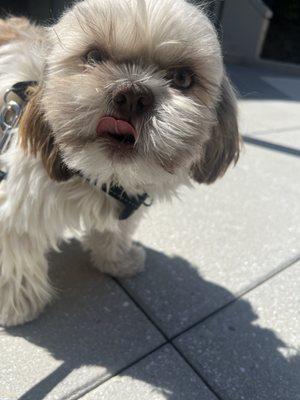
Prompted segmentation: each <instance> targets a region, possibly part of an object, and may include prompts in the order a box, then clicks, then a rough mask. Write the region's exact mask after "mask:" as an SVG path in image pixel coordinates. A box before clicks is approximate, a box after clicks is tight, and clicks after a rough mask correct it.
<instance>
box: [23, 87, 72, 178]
mask: <svg viewBox="0 0 300 400" xmlns="http://www.w3.org/2000/svg"><path fill="white" fill-rule="evenodd" d="M27 95H28V98H29V101H28V103H27V104H26V106H25V109H24V112H23V114H22V117H21V120H20V125H19V140H20V145H21V147H22V148H23V149H24V150H25V151H26V152H27V153H30V154H32V155H34V156H35V157H36V156H39V157H41V160H42V162H43V165H44V167H45V169H46V171H47V173H48V175H49V176H50V178H51V179H54V180H56V181H66V180H68V179H69V178H70V177H71V173H70V171H69V170H68V168H67V167H66V165H65V164H64V162H63V161H62V158H61V155H60V151H59V148H58V145H57V144H56V143H55V139H54V135H53V132H52V130H51V128H50V126H49V124H48V122H47V121H46V119H45V114H44V112H43V109H42V105H41V95H42V89H41V87H31V88H29V89H28V93H27Z"/></svg>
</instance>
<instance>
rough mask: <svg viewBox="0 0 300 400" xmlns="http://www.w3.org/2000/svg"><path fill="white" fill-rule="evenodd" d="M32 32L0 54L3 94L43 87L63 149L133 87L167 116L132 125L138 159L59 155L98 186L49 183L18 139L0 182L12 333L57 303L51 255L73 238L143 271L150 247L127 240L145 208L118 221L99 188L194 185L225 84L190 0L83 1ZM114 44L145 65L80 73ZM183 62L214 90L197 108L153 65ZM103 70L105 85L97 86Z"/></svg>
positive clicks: (2, 310) (120, 271)
mask: <svg viewBox="0 0 300 400" xmlns="http://www.w3.org/2000/svg"><path fill="white" fill-rule="evenodd" d="M36 29H37V31H35V32H34V30H33V32H30V34H29V33H28V36H27V37H26V40H25V39H24V37H23V39H22V40H18V41H13V42H10V43H8V44H5V45H3V46H2V47H0V96H1V97H2V96H3V93H4V91H5V90H6V89H7V88H8V87H10V86H11V85H12V84H14V83H16V82H18V81H23V80H38V81H40V82H43V83H44V94H43V108H44V112H45V114H46V117H47V119H48V121H49V122H50V124H51V127H52V128H53V131H54V133H55V135H56V138H57V140H58V141H61V142H63V140H65V139H66V138H68V137H70V136H72V135H75V134H76V135H78V136H81V137H83V138H84V137H87V138H90V137H92V135H93V134H94V133H93V132H94V131H95V129H96V124H97V121H98V120H99V117H100V116H101V115H107V114H108V113H109V111H110V109H109V102H108V100H107V99H108V98H109V96H110V93H111V91H112V90H114V88H115V87H117V86H118V85H119V84H120V83H122V82H123V81H126V80H128V79H130V80H132V79H135V80H136V81H139V82H144V83H145V84H147V85H148V86H149V87H150V88H151V90H152V91H153V92H154V94H155V96H156V98H157V101H158V102H159V104H160V108H159V109H158V110H157V113H156V114H155V116H153V118H152V119H151V120H148V121H143V120H140V121H137V122H136V126H137V129H138V130H139V133H140V136H141V139H140V142H139V144H138V146H139V153H138V156H137V157H136V159H135V160H131V161H130V162H123V161H118V160H114V159H110V158H109V157H108V155H107V154H106V153H105V151H104V149H103V148H102V147H101V144H100V143H99V144H95V143H93V142H87V143H86V145H84V146H83V147H82V148H76V149H75V148H74V147H72V146H71V145H70V146H64V147H63V157H64V161H65V163H66V164H67V165H68V166H69V167H71V168H74V169H76V170H81V171H82V172H84V175H85V176H86V177H88V178H89V179H91V180H92V181H96V180H97V181H98V187H94V186H93V185H91V184H90V183H87V182H86V181H85V180H84V179H83V178H80V177H74V178H72V179H70V180H69V181H66V182H56V181H54V180H51V179H50V178H49V176H48V175H47V173H46V171H45V169H44V167H43V165H42V162H41V159H40V157H39V156H37V157H34V156H33V155H30V154H25V152H24V151H23V149H22V148H21V147H20V145H19V143H18V140H17V136H16V137H15V140H14V141H13V143H12V144H11V146H10V148H9V150H8V151H7V153H6V154H5V155H2V156H1V158H0V168H4V169H6V170H7V171H8V179H7V180H6V181H5V182H2V183H1V185H0V325H1V324H2V325H7V326H9V325H16V324H20V323H24V322H26V321H30V320H32V319H33V318H35V317H36V316H37V315H38V314H39V313H40V312H41V311H42V310H43V308H44V306H45V305H46V304H47V303H48V302H49V301H50V300H51V298H52V295H53V288H52V287H51V284H50V283H49V282H48V277H47V269H48V266H47V261H46V259H45V255H46V253H47V251H48V250H49V249H51V248H57V244H58V243H59V241H61V240H63V239H64V238H65V232H66V231H68V232H71V233H72V235H73V236H75V237H78V238H81V237H84V246H85V247H86V248H87V249H90V250H91V252H92V259H93V261H94V262H95V265H96V266H97V268H98V269H99V270H100V271H103V272H106V273H111V274H113V275H118V276H119V275H122V276H124V275H130V274H132V273H136V272H138V271H139V270H141V268H142V265H143V260H144V254H143V250H142V249H140V248H138V247H135V246H132V244H131V239H130V235H131V234H132V231H133V229H134V226H135V225H136V223H137V222H138V220H139V219H140V216H141V214H142V212H143V210H142V209H141V210H140V211H139V212H137V213H136V215H134V216H133V217H131V218H130V219H129V220H128V221H123V222H119V221H118V219H117V215H118V212H119V210H120V205H119V203H118V202H116V201H115V200H113V199H112V198H109V197H107V196H106V195H105V194H104V193H103V192H102V191H101V185H102V184H103V183H107V184H109V183H111V182H117V183H119V184H120V185H122V186H123V187H124V188H125V189H126V191H127V192H128V193H131V194H137V193H141V192H144V191H146V192H148V193H149V194H150V195H151V197H154V198H158V197H162V196H165V197H166V196H168V195H170V194H172V193H173V192H174V191H175V190H176V188H177V187H178V186H179V185H180V184H189V182H190V180H189V173H190V166H191V164H192V163H193V162H195V160H196V159H198V157H199V154H200V153H201V148H202V147H203V145H204V143H205V142H206V141H207V140H208V139H209V132H210V129H211V127H212V126H213V124H215V123H216V113H215V105H216V103H217V101H218V97H219V92H220V85H221V81H222V77H223V64H222V59H221V52H220V47H219V45H218V42H217V38H216V35H215V32H214V29H213V28H212V26H211V24H210V22H209V21H208V19H207V18H206V17H205V16H204V14H203V13H202V12H201V11H200V10H198V9H197V8H196V7H194V6H192V5H190V4H188V3H186V2H185V1H183V0H172V1H171V0H164V1H161V0H85V1H84V2H81V3H78V4H77V5H76V6H75V7H74V8H72V9H71V10H69V11H67V12H66V13H65V14H64V16H63V17H62V19H61V20H60V21H59V22H58V24H57V25H56V26H55V27H54V28H49V29H48V32H47V33H45V32H44V30H43V35H45V39H40V34H41V31H40V28H36ZM112 31H113V34H112V36H109V32H110V33H111V32H112ZM0 34H1V33H0ZM23 34H26V32H25V33H24V32H23ZM108 40H110V41H111V43H110V45H111V51H112V52H114V53H115V54H116V55H117V56H118V57H121V56H128V57H129V58H130V57H132V58H133V59H138V56H139V55H141V54H143V55H145V54H146V55H145V57H149V60H150V61H149V65H146V66H145V65H144V63H143V64H139V63H138V62H136V63H134V64H133V65H131V66H128V65H122V63H121V64H114V63H113V62H111V63H109V62H108V63H107V64H106V65H105V66H101V67H100V66H99V68H98V67H96V68H94V69H90V71H87V70H86V69H85V68H83V67H82V62H81V61H80V57H81V55H82V52H84V51H86V50H87V48H88V47H89V46H91V45H93V44H94V43H95V42H97V41H99V42H100V43H104V44H105V43H106V42H107V41H108ZM185 57H186V58H188V59H190V58H193V62H194V63H195V68H196V69H197V68H198V69H199V71H201V72H199V74H202V75H204V76H205V80H206V82H210V83H213V84H212V85H211V86H210V87H209V89H208V90H207V92H205V93H204V92H203V95H202V97H201V96H200V100H199V99H197V98H196V97H195V98H193V97H188V96H186V95H182V94H180V93H178V92H177V91H175V90H173V89H171V88H170V87H169V86H168V85H167V83H166V81H165V80H164V77H163V71H162V70H163V69H164V68H162V70H159V69H157V68H155V62H156V63H161V64H162V65H164V63H166V62H170V60H174V63H176V62H177V61H178V60H181V59H184V58H185ZM154 59H155V60H156V61H155V62H154ZM45 65H47V68H46V71H45V70H44V68H45ZM104 68H105V71H104ZM103 74H104V75H105V77H109V79H108V81H106V82H105V83H104V84H102V83H101V84H100V83H99V86H97V84H98V83H97V82H100V81H101V79H102V78H101V77H102V76H104V75H103ZM105 79H107V78H105ZM101 85H102V86H101ZM99 92H100V94H101V96H100V95H99ZM196 135H198V136H199V137H200V136H201V135H202V136H201V137H200V138H199V140H198V142H197V143H198V144H197V146H195V141H194V142H191V143H192V144H191V143H190V142H189V140H190V139H195V137H196ZM181 154H183V155H184V156H182V157H181V158H180V155H181ZM176 157H177V158H176ZM161 159H164V161H166V160H167V161H168V160H175V159H176V160H177V159H178V161H176V163H177V164H176V163H175V161H174V163H175V164H176V168H175V167H174V168H175V170H174V171H173V173H172V174H170V173H169V172H168V171H167V169H165V168H163V167H162V165H160V163H159V161H160V160H161Z"/></svg>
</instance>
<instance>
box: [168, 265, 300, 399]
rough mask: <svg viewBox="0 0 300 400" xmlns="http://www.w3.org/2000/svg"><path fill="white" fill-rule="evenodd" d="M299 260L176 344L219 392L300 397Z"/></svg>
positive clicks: (250, 396)
mask: <svg viewBox="0 0 300 400" xmlns="http://www.w3.org/2000/svg"><path fill="white" fill-rule="evenodd" d="M299 310H300V263H298V264H295V265H293V266H292V267H290V268H288V269H287V270H285V271H284V272H282V273H280V274H278V275H277V276H276V277H274V278H273V279H271V280H269V281H268V282H266V283H264V284H263V285H261V286H259V287H257V288H256V289H255V290H253V291H252V292H250V293H248V294H247V295H246V296H244V297H243V298H241V299H240V300H238V301H236V302H235V303H234V304H232V305H230V306H228V307H227V308H226V309H224V310H222V311H221V312H219V313H217V314H216V315H215V316H213V317H210V318H208V319H207V320H206V321H205V322H204V323H202V324H199V325H198V326H197V327H195V328H194V329H192V330H190V331H188V332H187V333H186V334H184V335H182V336H180V337H179V338H177V339H176V340H175V345H176V346H178V348H180V349H181V351H182V352H183V353H184V354H185V356H186V357H187V358H188V359H189V361H190V362H191V363H192V364H193V365H194V367H195V368H196V369H197V371H198V372H199V373H200V374H201V376H203V377H204V378H205V379H206V380H207V382H209V384H210V385H211V387H212V388H214V390H215V391H216V392H217V393H218V395H219V396H220V397H221V398H222V399H224V400H227V399H230V400H250V399H251V400H270V399H272V400H299V399H300V379H299V378H300V336H299V332H300V311H299Z"/></svg>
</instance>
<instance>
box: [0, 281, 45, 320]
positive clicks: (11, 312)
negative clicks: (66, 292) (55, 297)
mask: <svg viewBox="0 0 300 400" xmlns="http://www.w3.org/2000/svg"><path fill="white" fill-rule="evenodd" d="M26 289H27V290H26ZM36 289H37V288H36ZM46 289H48V288H43V289H42V288H41V290H40V291H38V289H37V290H36V291H33V290H28V288H25V287H23V288H21V290H18V291H17V290H16V286H15V285H14V284H9V283H6V284H4V285H2V286H1V287H0V326H6V327H9V326H16V325H22V324H24V323H25V322H29V321H32V320H34V319H35V318H37V317H38V316H39V314H40V313H41V312H42V311H43V309H44V308H45V306H46V305H47V304H48V303H49V302H50V300H51V297H52V296H51V290H46Z"/></svg>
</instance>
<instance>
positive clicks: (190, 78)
mask: <svg viewBox="0 0 300 400" xmlns="http://www.w3.org/2000/svg"><path fill="white" fill-rule="evenodd" d="M169 77H170V79H171V82H172V85H173V86H174V87H176V88H178V89H189V88H190V87H191V86H192V85H193V83H194V74H193V72H192V71H191V70H189V69H188V68H179V69H175V70H173V71H171V72H170V75H169Z"/></svg>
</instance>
